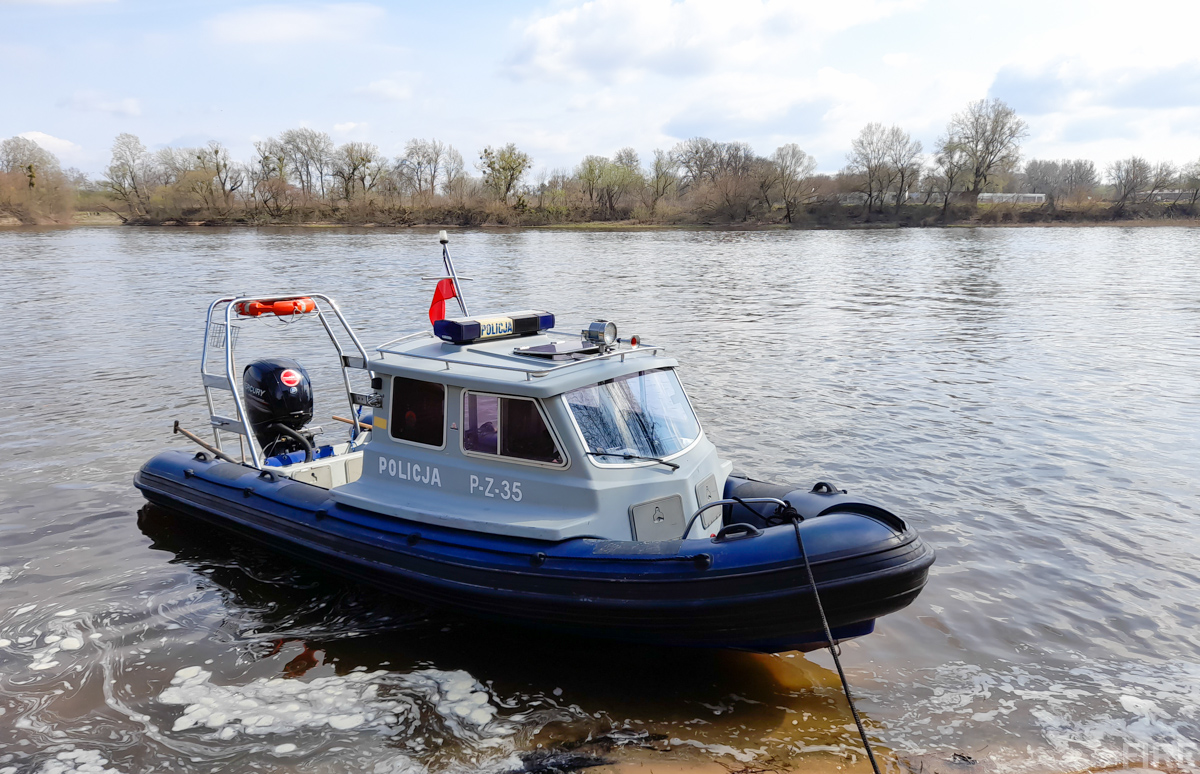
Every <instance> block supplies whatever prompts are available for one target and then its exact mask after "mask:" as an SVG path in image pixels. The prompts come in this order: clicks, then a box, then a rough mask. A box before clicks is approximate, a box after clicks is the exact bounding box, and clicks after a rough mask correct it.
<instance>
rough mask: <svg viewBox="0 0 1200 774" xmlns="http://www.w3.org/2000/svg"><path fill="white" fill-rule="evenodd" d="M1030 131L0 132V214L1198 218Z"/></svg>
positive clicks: (1157, 183) (1171, 190)
mask: <svg viewBox="0 0 1200 774" xmlns="http://www.w3.org/2000/svg"><path fill="white" fill-rule="evenodd" d="M1027 136H1028V129H1027V126H1026V124H1025V122H1024V121H1023V120H1022V119H1021V118H1020V117H1019V116H1018V115H1017V113H1016V112H1015V111H1014V110H1013V109H1012V108H1011V107H1009V106H1008V105H1006V104H1005V103H1004V102H1002V101H1000V100H995V99H993V100H979V101H977V102H972V103H970V104H969V105H967V106H966V107H965V108H964V109H963V110H962V111H961V112H959V113H957V114H955V115H954V116H952V117H951V119H950V120H949V121H948V122H947V125H946V128H945V131H944V132H943V133H942V134H941V136H939V137H938V139H937V140H936V142H935V145H934V147H933V148H931V149H929V150H928V151H926V149H925V148H924V147H923V146H922V143H921V142H920V141H919V140H915V139H913V138H912V136H911V135H910V134H909V133H908V132H907V131H905V130H904V129H903V128H901V127H899V126H884V125H883V124H881V123H870V124H868V125H867V126H865V127H864V128H863V129H862V130H861V131H860V132H859V134H858V135H857V136H856V137H855V138H854V139H853V140H852V142H851V144H850V148H851V149H850V152H849V154H848V155H847V157H846V159H845V163H844V164H843V166H842V168H841V169H840V170H839V171H838V172H836V173H833V174H818V173H817V171H816V170H817V168H818V162H817V159H815V158H813V157H812V155H810V154H809V153H807V152H805V151H804V150H803V149H802V148H800V147H799V146H798V145H796V144H794V143H789V144H785V145H781V146H780V147H778V148H776V149H775V150H774V151H772V152H771V153H769V154H767V155H759V154H758V153H757V152H756V151H755V149H754V148H752V147H751V146H750V145H749V144H747V143H745V142H736V141H733V142H722V141H716V140H712V139H709V138H705V137H694V138H691V139H688V140H684V141H683V142H680V143H678V144H676V145H675V146H674V147H672V148H669V149H656V150H654V151H653V153H652V154H651V156H650V157H649V158H647V159H642V158H641V157H640V156H639V154H638V153H637V152H636V151H635V150H634V149H633V148H622V149H620V150H618V151H617V152H616V153H615V154H613V155H612V156H598V155H589V156H585V157H584V158H583V159H582V160H581V161H580V162H579V163H578V164H577V165H575V166H574V167H572V168H558V169H541V170H538V171H535V168H534V160H533V158H531V157H530V155H529V154H528V153H525V152H524V151H522V150H521V149H519V148H518V147H517V146H516V145H515V144H513V143H508V144H506V145H501V146H494V147H493V146H488V147H485V148H483V149H482V150H480V151H479V152H478V153H477V154H476V155H475V157H474V159H473V161H472V163H471V164H470V165H468V163H467V162H466V161H465V160H464V158H463V155H462V154H461V153H460V152H459V151H458V150H457V149H456V148H454V147H453V146H452V145H448V144H446V143H443V142H440V141H438V140H436V139H415V138H414V139H412V140H410V141H408V142H407V143H406V144H405V146H404V150H403V153H402V154H400V155H398V156H395V157H389V156H388V155H387V154H385V153H383V152H381V151H380V149H379V148H378V147H377V146H376V145H374V144H371V143H368V142H347V143H344V144H341V145H337V144H335V143H334V142H333V140H332V139H331V138H330V136H329V135H328V134H326V133H324V132H320V131H317V130H314V129H309V128H299V129H290V130H288V131H285V132H282V133H281V134H279V135H278V136H277V137H271V138H268V139H266V140H261V141H259V142H256V143H254V152H253V154H252V155H251V157H250V158H249V159H244V160H237V159H234V158H233V157H232V156H231V154H230V152H229V150H228V149H227V148H226V147H225V146H224V145H222V144H221V143H219V142H216V141H213V142H210V143H208V144H207V145H205V146H203V147H195V148H170V147H168V148H162V149H160V150H157V151H151V150H149V149H147V148H146V146H145V145H144V144H143V143H142V142H141V140H139V139H138V138H137V137H135V136H134V135H132V134H122V135H119V136H118V137H117V138H116V140H115V142H114V143H113V147H112V157H111V161H110V163H109V165H108V166H107V168H106V169H105V171H104V174H103V176H102V177H101V178H100V179H98V180H89V179H87V177H86V176H84V175H82V174H80V173H78V172H77V171H75V170H62V169H61V168H60V165H59V163H58V160H57V159H56V158H54V156H53V154H50V153H48V152H47V151H45V150H44V149H42V148H41V147H40V146H38V145H37V144H36V143H34V142H32V141H30V140H26V139H23V138H20V137H14V138H11V139H9V140H5V141H4V142H3V143H2V144H0V211H5V210H7V211H8V212H10V213H14V214H16V215H17V217H21V216H22V213H24V214H25V216H30V214H31V213H33V214H36V213H38V212H42V213H61V212H62V211H63V210H64V209H65V208H69V207H72V206H74V207H76V208H79V207H86V208H89V209H106V210H108V211H110V212H113V213H116V214H117V215H118V216H119V217H120V218H121V219H122V220H124V221H127V222H133V223H164V222H198V221H199V222H222V223H238V222H242V223H298V222H312V221H332V222H343V223H382V224H413V223H456V224H463V225H470V224H482V223H489V222H491V223H500V224H509V223H524V224H537V223H569V222H583V221H597V220H601V221H622V220H634V221H641V222H657V223H783V224H818V225H820V224H825V225H837V224H839V223H846V222H851V221H855V222H869V221H895V222H902V223H914V224H933V223H939V222H940V223H945V222H949V221H952V220H962V219H970V218H978V219H983V220H987V218H988V217H989V216H992V217H993V218H994V219H1003V218H1004V217H1012V216H1013V213H1014V208H1012V207H1009V208H996V207H992V206H988V207H981V206H980V202H981V200H980V197H981V195H984V194H989V193H1033V194H1040V195H1041V196H1040V197H1038V198H1039V204H1038V206H1036V207H1026V208H1023V209H1022V210H1021V212H1020V213H1018V214H1019V215H1020V217H1023V218H1025V219H1055V218H1061V217H1065V216H1069V215H1071V214H1074V215H1077V216H1087V217H1129V216H1139V215H1146V214H1150V215H1156V216H1163V215H1167V216H1184V217H1194V216H1195V215H1196V206H1197V200H1198V199H1200V161H1195V162H1191V163H1188V164H1184V165H1182V166H1177V165H1176V164H1174V163H1172V162H1158V163H1151V162H1148V161H1146V160H1145V159H1143V158H1141V157H1137V156H1134V157H1130V158H1128V159H1123V160H1120V161H1117V162H1114V163H1113V164H1110V165H1108V167H1107V168H1106V169H1105V170H1104V171H1103V173H1102V172H1101V171H1100V170H1098V169H1097V167H1096V165H1095V164H1094V163H1093V162H1091V161H1088V160H1086V159H1059V160H1049V159H1030V160H1023V159H1022V155H1021V143H1022V141H1023V140H1024V139H1025V138H1026V137H1027ZM998 213H999V214H998ZM1005 213H1007V215H1005Z"/></svg>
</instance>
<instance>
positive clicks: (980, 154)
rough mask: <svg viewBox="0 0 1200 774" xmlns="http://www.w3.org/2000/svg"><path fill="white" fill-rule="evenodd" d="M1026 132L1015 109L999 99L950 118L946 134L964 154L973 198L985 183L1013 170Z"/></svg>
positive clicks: (981, 101) (974, 104)
mask: <svg viewBox="0 0 1200 774" xmlns="http://www.w3.org/2000/svg"><path fill="white" fill-rule="evenodd" d="M1028 134H1029V131H1028V128H1027V127H1026V126H1025V122H1024V121H1022V120H1021V119H1020V118H1019V117H1018V116H1017V113H1016V111H1015V110H1013V109H1012V108H1011V107H1009V106H1008V105H1006V104H1005V103H1004V102H1001V101H1000V100H998V99H992V100H986V99H981V100H979V101H978V102H972V103H971V104H969V105H967V108H966V110H964V111H963V112H961V113H957V114H956V115H955V116H954V117H953V118H951V119H950V124H949V126H948V127H947V135H948V137H949V138H950V140H952V141H953V143H954V144H955V145H956V146H958V147H959V148H960V149H961V150H962V153H963V154H965V155H966V157H967V160H968V162H969V169H968V176H969V183H970V188H969V191H970V193H971V197H972V198H973V199H976V200H978V198H979V194H980V193H982V192H983V189H984V187H985V186H986V185H987V184H988V181H989V180H990V179H991V178H992V177H994V176H996V175H997V174H998V173H1000V172H1004V171H1009V170H1012V169H1015V168H1016V166H1017V163H1018V162H1019V161H1020V160H1021V140H1023V139H1024V138H1025V137H1026V136H1028Z"/></svg>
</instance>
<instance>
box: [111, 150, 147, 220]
mask: <svg viewBox="0 0 1200 774" xmlns="http://www.w3.org/2000/svg"><path fill="white" fill-rule="evenodd" d="M152 171H153V170H152V162H151V159H150V154H148V153H147V152H146V146H145V145H142V141H141V140H139V139H138V138H137V137H136V136H135V135H132V134H119V135H117V139H116V140H114V141H113V148H112V161H111V162H110V163H109V165H108V167H107V168H106V169H105V170H104V187H105V188H106V189H107V190H108V191H110V192H111V193H112V194H113V195H114V196H115V197H116V198H118V199H120V200H121V201H123V202H124V203H125V206H126V208H127V209H128V211H129V212H130V213H132V214H134V215H145V214H146V203H147V202H148V201H149V199H150V183H151V181H150V180H149V178H150V176H151V174H152Z"/></svg>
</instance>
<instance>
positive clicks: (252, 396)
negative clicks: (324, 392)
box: [242, 357, 313, 462]
mask: <svg viewBox="0 0 1200 774" xmlns="http://www.w3.org/2000/svg"><path fill="white" fill-rule="evenodd" d="M242 395H243V397H244V399H245V401H246V418H247V419H249V420H250V429H251V430H253V431H254V437H255V438H257V439H258V443H259V444H260V445H261V446H262V449H263V456H265V457H272V456H275V455H277V454H287V453H289V452H294V451H300V450H301V449H303V450H304V461H305V462H311V461H312V459H313V439H312V434H310V433H302V432H301V431H302V430H303V429H304V426H305V425H306V424H308V423H309V422H310V421H311V420H312V417H313V392H312V383H311V382H310V381H309V380H308V372H307V371H305V370H304V366H302V365H300V364H299V363H297V362H296V361H295V360H288V359H287V358H282V357H273V358H267V359H265V360H256V361H254V362H253V363H251V364H250V365H248V366H246V370H245V371H243V372H242Z"/></svg>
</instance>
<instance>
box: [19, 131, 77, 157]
mask: <svg viewBox="0 0 1200 774" xmlns="http://www.w3.org/2000/svg"><path fill="white" fill-rule="evenodd" d="M17 136H18V137H24V138H25V139H26V140H33V141H34V142H36V143H37V144H38V145H39V146H41V147H42V149H43V150H48V151H50V152H51V153H53V154H54V155H55V156H58V158H59V159H60V160H63V161H68V162H69V161H73V160H76V159H80V158H82V157H83V148H81V147H80V146H78V145H76V144H75V143H73V142H71V141H70V140H64V139H62V138H61V137H55V136H54V135H50V134H46V133H45V132H21V133H20V134H18V135H17Z"/></svg>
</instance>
